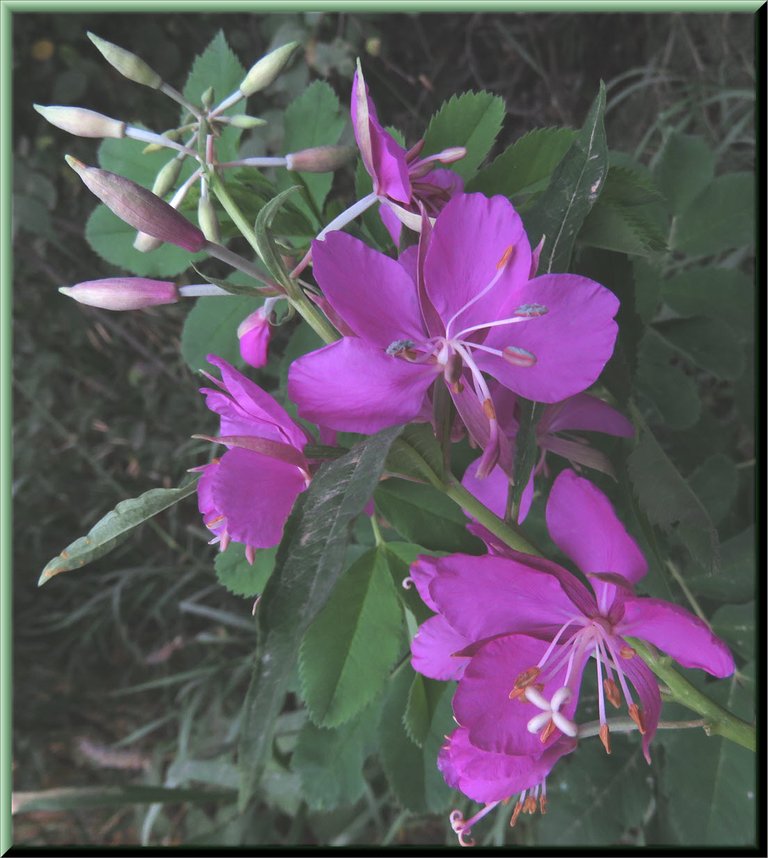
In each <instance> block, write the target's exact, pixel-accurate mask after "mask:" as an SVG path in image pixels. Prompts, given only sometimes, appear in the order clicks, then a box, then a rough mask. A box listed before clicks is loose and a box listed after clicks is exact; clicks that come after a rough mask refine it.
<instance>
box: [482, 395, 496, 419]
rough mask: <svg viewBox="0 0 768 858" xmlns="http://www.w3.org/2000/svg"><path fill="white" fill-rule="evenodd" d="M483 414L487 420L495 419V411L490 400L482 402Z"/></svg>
mask: <svg viewBox="0 0 768 858" xmlns="http://www.w3.org/2000/svg"><path fill="white" fill-rule="evenodd" d="M483 414H485V416H486V417H487V418H488V419H489V420H495V419H496V409H495V408H494V407H493V402H492V401H491V400H490V399H484V400H483Z"/></svg>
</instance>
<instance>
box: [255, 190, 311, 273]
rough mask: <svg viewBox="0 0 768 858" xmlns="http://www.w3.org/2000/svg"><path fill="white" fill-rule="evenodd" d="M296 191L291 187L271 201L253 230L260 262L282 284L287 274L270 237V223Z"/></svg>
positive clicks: (261, 213) (260, 214)
mask: <svg viewBox="0 0 768 858" xmlns="http://www.w3.org/2000/svg"><path fill="white" fill-rule="evenodd" d="M298 190H300V188H299V186H298V185H292V186H291V187H290V188H288V189H287V190H285V191H282V192H281V193H279V194H278V195H277V196H276V197H274V198H273V199H271V200H270V201H269V202H268V203H267V204H266V205H265V206H264V208H262V209H261V211H260V212H259V214H258V217H257V218H256V224H255V226H254V228H253V231H254V234H255V236H256V244H257V247H258V251H259V256H260V257H261V260H262V262H263V263H264V264H265V265H266V266H267V270H268V271H269V273H270V274H271V275H272V276H273V277H274V278H275V279H276V280H277V281H278V282H280V283H282V284H285V283H286V281H287V280H288V272H287V271H286V270H285V264H284V262H283V260H282V256H281V254H280V250H279V249H278V247H277V245H276V244H275V240H274V238H273V237H272V232H271V230H272V222H273V221H274V219H275V217H276V216H277V215H278V213H279V212H280V209H281V208H283V206H284V205H285V204H286V203H287V202H288V198H289V197H290V196H292V195H293V194H295V193H296V192H297V191H298Z"/></svg>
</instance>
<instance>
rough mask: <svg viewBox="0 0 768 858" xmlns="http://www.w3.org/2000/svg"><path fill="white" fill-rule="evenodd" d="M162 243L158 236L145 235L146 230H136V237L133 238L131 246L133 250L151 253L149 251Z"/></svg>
mask: <svg viewBox="0 0 768 858" xmlns="http://www.w3.org/2000/svg"><path fill="white" fill-rule="evenodd" d="M162 243H163V242H162V241H160V239H159V238H155V237H154V236H152V235H147V234H146V232H137V233H136V238H134V240H133V248H134V250H138V251H139V253H151V251H153V250H157V248H158V247H160V246H161V245H162Z"/></svg>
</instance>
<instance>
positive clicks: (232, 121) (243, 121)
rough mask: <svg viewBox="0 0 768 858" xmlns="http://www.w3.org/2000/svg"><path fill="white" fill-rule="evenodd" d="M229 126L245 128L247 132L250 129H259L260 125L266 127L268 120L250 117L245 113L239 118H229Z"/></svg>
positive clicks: (240, 114) (227, 119) (238, 115)
mask: <svg viewBox="0 0 768 858" xmlns="http://www.w3.org/2000/svg"><path fill="white" fill-rule="evenodd" d="M226 121H227V125H232V126H233V127H234V128H244V129H245V130H246V131H247V130H248V129H250V128H258V127H259V126H260V125H266V124H267V120H266V119H260V118H259V117H258V116H248V115H247V114H245V113H239V114H237V116H227V117H226Z"/></svg>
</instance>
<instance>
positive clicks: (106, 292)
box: [59, 277, 179, 310]
mask: <svg viewBox="0 0 768 858" xmlns="http://www.w3.org/2000/svg"><path fill="white" fill-rule="evenodd" d="M59 292H61V293H62V295H68V296H69V297H70V298H74V299H75V301H79V302H80V303H81V304H87V305H88V306H89V307H101V308H102V309H104V310H140V309H141V308H142V307H154V306H157V305H158V304H175V303H176V301H178V300H179V293H178V290H177V289H176V284H175V283H169V282H166V281H164V280H147V278H146V277H108V278H106V279H104V280H87V281H85V282H84V283H78V284H77V285H76V286H62V288H61V289H59Z"/></svg>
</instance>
